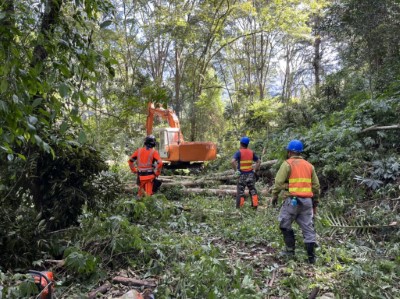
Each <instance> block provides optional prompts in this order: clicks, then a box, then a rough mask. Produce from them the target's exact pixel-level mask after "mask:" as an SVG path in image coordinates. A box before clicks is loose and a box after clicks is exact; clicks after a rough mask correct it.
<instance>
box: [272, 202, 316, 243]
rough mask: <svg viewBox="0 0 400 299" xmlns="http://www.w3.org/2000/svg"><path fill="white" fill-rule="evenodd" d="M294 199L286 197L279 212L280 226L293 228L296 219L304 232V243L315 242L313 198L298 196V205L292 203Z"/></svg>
mask: <svg viewBox="0 0 400 299" xmlns="http://www.w3.org/2000/svg"><path fill="white" fill-rule="evenodd" d="M291 201H292V199H291V198H286V200H285V201H284V202H283V205H282V207H281V211H280V213H279V217H278V220H279V227H280V228H283V229H287V230H292V223H293V221H296V222H297V224H298V225H299V226H300V228H301V231H302V232H303V238H304V243H315V242H316V238H315V229H314V223H313V210H312V200H311V198H300V197H298V198H297V206H293V205H292V204H291Z"/></svg>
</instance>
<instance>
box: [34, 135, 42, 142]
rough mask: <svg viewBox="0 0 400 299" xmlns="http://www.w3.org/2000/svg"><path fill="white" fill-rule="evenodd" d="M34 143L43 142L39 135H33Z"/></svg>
mask: <svg viewBox="0 0 400 299" xmlns="http://www.w3.org/2000/svg"><path fill="white" fill-rule="evenodd" d="M34 138H35V141H36V144H41V143H42V142H43V140H42V138H40V137H39V135H35V136H34Z"/></svg>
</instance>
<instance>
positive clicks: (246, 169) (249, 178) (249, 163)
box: [231, 136, 261, 209]
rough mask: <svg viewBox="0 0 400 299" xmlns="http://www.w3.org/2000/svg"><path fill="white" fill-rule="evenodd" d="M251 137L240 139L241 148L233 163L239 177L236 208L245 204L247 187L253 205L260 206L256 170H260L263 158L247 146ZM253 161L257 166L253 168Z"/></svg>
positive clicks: (255, 207) (254, 206)
mask: <svg viewBox="0 0 400 299" xmlns="http://www.w3.org/2000/svg"><path fill="white" fill-rule="evenodd" d="M249 143H250V138H249V137H247V136H244V137H242V138H241V139H240V149H239V150H238V151H237V152H236V153H235V154H234V156H233V158H232V160H231V164H232V168H233V170H234V171H235V175H236V176H237V177H238V182H237V193H236V208H241V207H243V205H244V192H245V189H246V187H247V188H248V189H249V193H250V195H251V206H252V207H253V208H254V209H257V207H258V195H257V189H256V187H255V183H256V176H255V173H254V171H258V170H260V165H261V160H260V159H259V158H258V157H257V155H256V154H255V153H254V152H253V151H252V150H251V149H248V148H247V147H248V146H249ZM253 162H255V167H254V169H253Z"/></svg>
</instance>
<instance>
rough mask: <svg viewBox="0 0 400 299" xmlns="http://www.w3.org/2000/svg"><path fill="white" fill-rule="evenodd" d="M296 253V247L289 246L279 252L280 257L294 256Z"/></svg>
mask: <svg viewBox="0 0 400 299" xmlns="http://www.w3.org/2000/svg"><path fill="white" fill-rule="evenodd" d="M294 255H295V250H294V247H287V246H285V249H284V250H282V251H281V252H280V253H279V256H280V257H286V258H292V257H294Z"/></svg>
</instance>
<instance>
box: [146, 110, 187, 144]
mask: <svg viewBox="0 0 400 299" xmlns="http://www.w3.org/2000/svg"><path fill="white" fill-rule="evenodd" d="M147 107H148V110H147V120H146V133H147V135H151V134H152V133H153V122H154V115H156V116H159V117H161V118H162V119H166V120H167V121H168V125H169V127H170V128H177V129H180V126H179V119H178V117H177V116H176V114H175V112H174V111H173V110H172V109H164V108H162V107H155V106H154V104H153V103H151V102H150V103H149V104H148V106H147ZM179 141H180V142H183V135H182V132H180V130H179Z"/></svg>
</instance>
